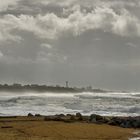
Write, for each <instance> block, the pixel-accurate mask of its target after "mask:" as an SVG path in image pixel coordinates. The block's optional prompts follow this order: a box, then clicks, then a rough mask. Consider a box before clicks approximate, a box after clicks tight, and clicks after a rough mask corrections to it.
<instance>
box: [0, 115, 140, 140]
mask: <svg viewBox="0 0 140 140" xmlns="http://www.w3.org/2000/svg"><path fill="white" fill-rule="evenodd" d="M138 135H139V129H128V128H121V127H117V126H110V125H104V124H102V125H101V124H92V123H86V122H72V123H68V122H61V121H44V117H15V118H14V117H13V118H0V140H129V138H132V137H138Z"/></svg>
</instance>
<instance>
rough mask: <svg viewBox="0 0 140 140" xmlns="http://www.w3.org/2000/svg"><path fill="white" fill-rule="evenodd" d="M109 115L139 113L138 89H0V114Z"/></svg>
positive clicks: (139, 94)
mask: <svg viewBox="0 0 140 140" xmlns="http://www.w3.org/2000/svg"><path fill="white" fill-rule="evenodd" d="M29 112H30V113H33V114H41V115H54V114H60V113H64V114H67V113H70V114H74V113H76V112H80V113H82V114H83V115H90V114H92V113H96V114H99V115H111V116H138V115H140V93H91V92H82V93H47V92H46V93H33V92H26V93H8V92H0V116H7V115H8V116H9V115H10V116H11V115H27V114H28V113H29Z"/></svg>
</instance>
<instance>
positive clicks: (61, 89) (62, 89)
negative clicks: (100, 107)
mask: <svg viewBox="0 0 140 140" xmlns="http://www.w3.org/2000/svg"><path fill="white" fill-rule="evenodd" d="M0 91H7V92H26V91H34V92H55V93H69V92H71V93H79V92H96V93H107V92H114V91H109V90H104V89H100V88H97V89H93V88H92V87H91V86H88V87H82V88H79V87H69V86H68V85H66V86H60V85H56V86H48V85H38V84H31V85H22V84H12V85H8V84H3V85H2V84H0ZM117 92H120V91H117ZM122 92H125V91H122Z"/></svg>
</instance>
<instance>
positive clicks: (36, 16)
mask: <svg viewBox="0 0 140 140" xmlns="http://www.w3.org/2000/svg"><path fill="white" fill-rule="evenodd" d="M67 80H68V81H69V83H70V85H71V86H89V85H91V86H93V87H95V88H105V89H115V90H137V91H140V1H139V0H0V83H2V84H4V83H9V84H11V83H22V84H34V83H37V84H48V85H56V84H60V85H64V84H65V81H67Z"/></svg>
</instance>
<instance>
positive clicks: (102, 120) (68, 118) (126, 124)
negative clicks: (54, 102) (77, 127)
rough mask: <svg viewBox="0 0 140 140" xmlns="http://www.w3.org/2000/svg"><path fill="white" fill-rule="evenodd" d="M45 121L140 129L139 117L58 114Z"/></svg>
mask: <svg viewBox="0 0 140 140" xmlns="http://www.w3.org/2000/svg"><path fill="white" fill-rule="evenodd" d="M33 116H34V117H41V115H40V114H36V115H32V114H31V113H29V114H28V117H33ZM44 121H62V122H67V123H72V122H86V123H95V124H108V125H113V126H120V127H123V128H140V116H137V117H111V116H100V115H97V114H91V115H90V116H83V115H82V114H80V113H76V114H75V115H73V114H66V115H64V114H58V115H53V116H44Z"/></svg>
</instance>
